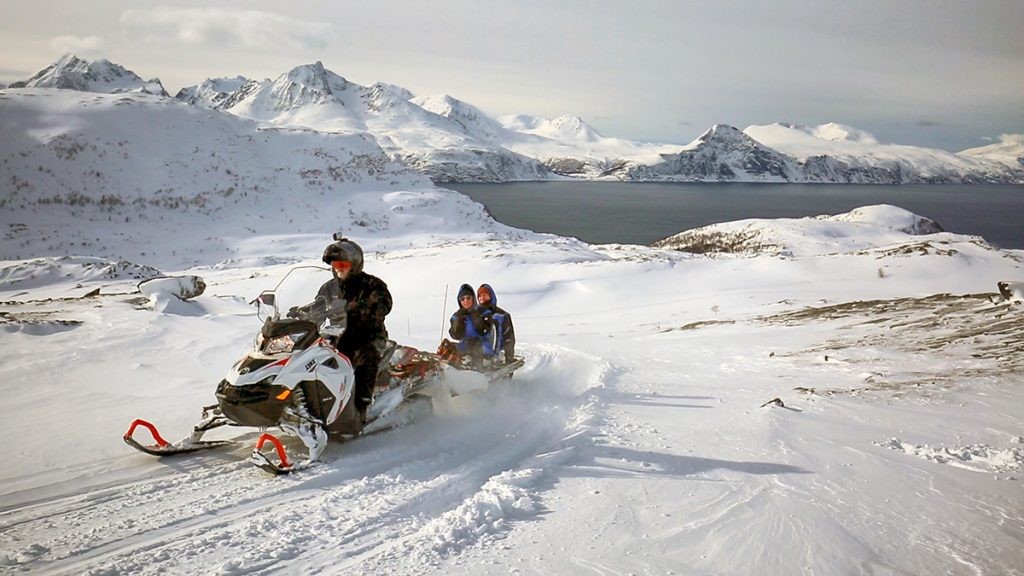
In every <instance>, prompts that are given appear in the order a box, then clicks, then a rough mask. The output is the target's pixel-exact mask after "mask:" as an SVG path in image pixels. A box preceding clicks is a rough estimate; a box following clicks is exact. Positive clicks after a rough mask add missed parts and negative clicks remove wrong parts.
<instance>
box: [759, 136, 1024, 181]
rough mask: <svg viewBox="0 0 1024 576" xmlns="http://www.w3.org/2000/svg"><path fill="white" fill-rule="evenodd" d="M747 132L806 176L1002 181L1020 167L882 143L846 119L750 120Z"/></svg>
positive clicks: (802, 178)
mask: <svg viewBox="0 0 1024 576" xmlns="http://www.w3.org/2000/svg"><path fill="white" fill-rule="evenodd" d="M743 132H744V134H746V135H748V136H750V137H751V138H753V139H755V140H757V141H758V142H760V143H762V144H764V145H766V146H769V147H771V148H773V149H774V150H777V151H779V152H781V153H783V154H786V155H787V156H789V157H791V158H793V159H795V160H796V161H797V162H799V163H800V164H801V165H802V170H801V171H800V173H798V174H796V175H795V178H794V180H796V181H806V182H837V181H838V182H868V183H893V184H899V183H910V182H935V183H943V182H1000V181H1007V180H1011V181H1012V180H1014V179H1018V180H1019V179H1020V177H1021V174H1020V171H1017V172H1016V173H1014V171H1013V170H1010V171H1008V170H1007V166H1005V165H1003V164H1000V163H998V162H993V161H991V160H990V159H988V158H986V157H985V156H984V155H974V156H972V155H969V154H963V153H961V154H954V153H952V152H946V151H944V150H935V149H932V148H921V147H917V146H901V145H897V144H879V142H878V140H877V139H876V138H875V137H874V136H872V135H871V134H869V133H867V132H864V131H862V130H857V129H855V128H851V127H849V126H843V125H840V124H825V125H822V126H815V127H809V126H803V125H794V124H770V125H766V126H749V127H747V128H746V129H745V130H744V131H743Z"/></svg>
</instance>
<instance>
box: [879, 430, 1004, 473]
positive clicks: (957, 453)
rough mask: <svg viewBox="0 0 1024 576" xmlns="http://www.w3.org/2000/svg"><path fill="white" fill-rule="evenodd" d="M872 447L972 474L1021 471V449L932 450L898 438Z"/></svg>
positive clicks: (982, 446)
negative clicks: (908, 455) (904, 454)
mask: <svg viewBox="0 0 1024 576" xmlns="http://www.w3.org/2000/svg"><path fill="white" fill-rule="evenodd" d="M875 445H877V446H882V447H884V448H889V449H891V450H897V451H900V452H904V453H906V454H910V455H911V456H917V457H918V458H924V459H925V460H931V461H932V462H936V463H939V464H949V465H950V466H956V467H957V468H964V469H966V470H973V471H975V472H1012V471H1016V470H1020V469H1021V468H1024V448H1020V447H1013V448H1005V449H999V448H993V447H992V446H989V445H988V444H970V445H967V446H931V445H928V444H911V443H909V442H904V441H902V440H900V439H899V438H890V439H889V440H887V441H885V442H876V443H875Z"/></svg>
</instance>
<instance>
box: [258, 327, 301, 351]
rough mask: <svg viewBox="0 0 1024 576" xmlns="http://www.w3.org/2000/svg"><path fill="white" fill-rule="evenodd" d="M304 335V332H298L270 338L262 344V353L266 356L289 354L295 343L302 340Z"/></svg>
mask: <svg viewBox="0 0 1024 576" xmlns="http://www.w3.org/2000/svg"><path fill="white" fill-rule="evenodd" d="M305 335H306V333H305V332H298V333H296V334H285V335H283V336H277V337H276V338H271V339H269V340H267V341H266V342H265V343H264V344H263V352H264V353H266V354H286V353H289V352H291V351H292V349H293V348H294V347H295V343H296V342H298V341H300V340H302V338H303V336H305Z"/></svg>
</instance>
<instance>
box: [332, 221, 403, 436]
mask: <svg viewBox="0 0 1024 576" xmlns="http://www.w3.org/2000/svg"><path fill="white" fill-rule="evenodd" d="M323 261H324V263H325V264H329V265H330V266H331V268H332V270H333V271H334V278H332V279H330V280H329V281H327V282H326V283H324V285H323V286H321V287H320V290H319V292H317V296H323V297H326V298H327V301H328V302H331V301H333V300H334V299H336V298H341V299H344V300H345V302H346V304H345V310H346V312H347V325H346V328H345V332H344V333H343V334H342V335H341V336H340V337H339V338H338V339H337V342H336V346H337V348H338V351H339V352H341V353H342V354H344V355H345V356H347V357H348V359H349V360H350V361H351V362H352V367H353V368H354V369H355V379H356V382H355V384H356V385H355V398H354V402H355V407H356V410H358V411H359V414H360V417H361V418H362V420H364V421H365V419H366V407H367V406H369V405H370V401H371V400H372V398H373V385H374V382H375V380H376V378H377V368H378V366H379V365H380V361H381V352H382V351H383V350H384V346H385V345H386V343H387V339H388V331H387V328H385V327H384V317H385V316H387V314H388V312H391V292H389V291H388V285H387V284H385V283H384V281H383V280H381V279H380V278H377V277H376V276H373V275H371V274H367V273H365V272H363V250H362V248H360V247H359V245H358V244H356V243H355V242H353V241H351V240H349V239H347V238H342V239H341V240H339V241H337V242H335V243H334V244H331V245H329V246H328V247H327V248H326V249H325V250H324V256H323Z"/></svg>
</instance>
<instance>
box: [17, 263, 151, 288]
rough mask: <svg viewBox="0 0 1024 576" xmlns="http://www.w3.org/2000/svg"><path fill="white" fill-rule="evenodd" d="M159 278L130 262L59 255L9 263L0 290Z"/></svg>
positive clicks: (142, 266) (147, 267)
mask: <svg viewBox="0 0 1024 576" xmlns="http://www.w3.org/2000/svg"><path fill="white" fill-rule="evenodd" d="M155 276H160V271H159V270H157V269H156V268H152V267H149V266H144V265H140V264H135V263H133V262H128V261H127V260H118V261H113V260H106V259H103V258H95V257H91V256H58V257H53V258H36V259H33V260H24V261H19V262H8V263H6V265H5V266H3V267H2V268H0V290H32V289H38V288H41V287H44V286H50V285H53V284H59V283H82V282H90V281H91V282H95V281H109V280H138V279H146V278H153V277H155Z"/></svg>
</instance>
